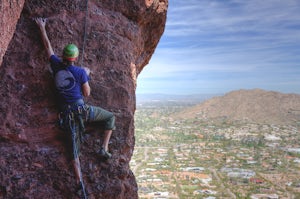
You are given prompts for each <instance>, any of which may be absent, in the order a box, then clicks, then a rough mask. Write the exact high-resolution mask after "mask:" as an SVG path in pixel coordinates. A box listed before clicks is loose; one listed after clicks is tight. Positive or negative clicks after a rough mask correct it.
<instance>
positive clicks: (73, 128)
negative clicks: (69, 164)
mask: <svg viewBox="0 0 300 199" xmlns="http://www.w3.org/2000/svg"><path fill="white" fill-rule="evenodd" d="M71 114H72V115H71V117H72V118H69V126H70V130H71V134H72V143H73V156H74V160H75V159H76V158H78V160H79V154H78V149H77V147H76V146H77V145H76V121H75V118H74V114H73V113H71ZM79 130H81V129H79ZM75 164H77V162H75ZM77 166H78V168H79V171H80V175H79V177H80V185H81V189H82V192H83V196H84V199H88V197H87V194H86V191H85V186H84V183H83V178H82V172H81V166H80V162H78V165H77Z"/></svg>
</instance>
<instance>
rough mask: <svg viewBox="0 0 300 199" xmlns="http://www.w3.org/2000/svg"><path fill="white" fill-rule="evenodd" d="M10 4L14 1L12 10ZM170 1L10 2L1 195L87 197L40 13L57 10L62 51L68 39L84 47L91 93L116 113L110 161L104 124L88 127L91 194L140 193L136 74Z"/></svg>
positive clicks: (4, 18) (54, 37) (52, 15)
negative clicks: (135, 163) (104, 152)
mask: <svg viewBox="0 0 300 199" xmlns="http://www.w3.org/2000/svg"><path fill="white" fill-rule="evenodd" d="M23 4H24V5H23ZM7 5H9V6H10V9H9V10H7V9H4V8H7ZM167 6H168V1H167V0H145V1H144V0H116V1H109V0H103V1H97V0H90V1H88V10H86V1H80V0H72V1H70V0H66V1H60V0H26V1H25V3H24V2H23V1H14V0H10V1H8V0H6V1H5V0H4V1H3V2H1V8H0V9H1V15H0V16H1V24H0V25H1V35H0V36H1V37H0V40H1V41H2V40H3V41H4V40H5V42H2V43H0V45H1V46H0V47H1V57H2V55H3V54H4V53H5V56H4V57H3V61H2V62H1V60H0V64H1V67H0V94H1V101H2V102H1V104H0V198H30V199H34V198H37V199H40V198H44V199H46V198H55V199H59V198H80V196H81V193H80V192H78V191H77V187H76V183H75V180H74V179H75V178H74V172H73V168H72V165H71V164H70V161H69V158H68V154H67V150H66V149H67V148H68V146H67V144H66V142H65V141H66V135H65V134H64V133H63V132H61V131H60V130H59V129H58V127H57V126H56V119H57V110H56V104H55V97H54V88H53V83H52V77H51V74H50V71H49V65H48V60H47V57H46V53H45V51H44V48H43V45H42V42H41V37H40V34H39V30H38V28H37V26H36V24H35V23H34V22H33V21H32V18H33V17H37V16H42V17H47V18H48V22H47V26H46V29H47V32H48V36H49V38H50V40H51V43H52V46H53V48H54V51H55V53H56V54H58V55H61V51H62V49H63V47H64V46H65V45H66V44H67V43H75V44H77V45H78V46H79V47H80V51H81V52H82V51H83V49H84V54H83V53H81V55H83V57H81V55H80V60H81V58H82V62H80V63H81V64H82V65H84V66H87V67H89V68H90V69H91V70H92V72H93V74H92V81H91V88H92V96H91V97H89V98H88V99H86V101H87V103H90V104H94V105H98V106H101V107H103V108H106V109H108V110H110V111H112V112H114V113H115V115H116V117H117V118H116V125H117V130H116V131H114V132H113V135H112V139H111V143H110V150H111V152H112V154H113V158H112V159H111V160H109V161H107V162H103V161H101V160H100V159H99V158H97V155H96V154H95V151H96V150H97V149H98V148H99V146H100V145H101V142H102V136H103V135H102V133H103V131H102V130H101V125H100V126H96V125H93V126H90V128H89V129H88V130H87V132H88V137H87V140H86V143H85V144H83V146H82V156H81V164H82V165H81V166H82V172H83V178H84V182H85V185H86V189H87V193H88V197H89V198H95V199H96V198H107V199H109V198H114V199H134V198H138V195H137V184H136V181H135V177H134V175H133V173H132V172H131V170H130V168H129V161H130V159H131V156H132V153H133V149H134V111H135V88H136V78H137V75H138V74H139V73H140V72H141V71H142V69H143V67H144V66H145V65H146V64H147V63H148V61H149V59H150V58H151V55H152V54H153V52H154V50H155V47H156V45H157V43H158V41H159V39H160V37H161V35H162V33H163V31H164V25H165V21H166V12H167ZM22 8H23V10H22ZM21 10H22V13H21V15H20V11H21ZM86 11H88V12H86ZM86 14H87V15H86ZM19 16H20V18H19ZM86 16H87V18H86ZM18 18H19V19H18ZM17 19H18V22H17V25H15V23H16V20H17ZM86 19H87V20H86ZM14 27H16V30H15V32H14ZM2 28H4V29H3V30H2ZM6 28H7V29H6ZM85 28H86V31H85ZM12 35H13V37H12ZM10 38H12V39H11V40H10ZM84 38H85V39H84ZM84 41H85V42H84ZM8 44H9V45H8ZM7 45H8V47H7ZM1 57H0V58H1Z"/></svg>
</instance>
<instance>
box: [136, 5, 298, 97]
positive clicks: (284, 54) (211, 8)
mask: <svg viewBox="0 0 300 199" xmlns="http://www.w3.org/2000/svg"><path fill="white" fill-rule="evenodd" d="M254 88H260V89H264V90H272V91H277V92H282V93H298V94H300V1H299V0H184V1H182V0H169V8H168V13H167V22H166V27H165V31H164V34H163V36H162V37H161V39H160V42H159V44H158V46H157V48H156V50H155V53H154V54H153V56H152V58H151V60H150V62H149V64H148V65H147V66H146V67H145V68H144V69H143V71H142V72H141V73H140V75H139V76H138V82H137V91H136V92H137V94H144V93H148V94H149V93H162V94H182V95H187V94H220V93H227V92H229V91H233V90H239V89H254Z"/></svg>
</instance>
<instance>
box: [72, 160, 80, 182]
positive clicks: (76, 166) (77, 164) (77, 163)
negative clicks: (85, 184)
mask: <svg viewBox="0 0 300 199" xmlns="http://www.w3.org/2000/svg"><path fill="white" fill-rule="evenodd" d="M72 162H73V167H74V170H75V177H76V183H77V184H79V182H80V180H81V171H80V161H79V158H78V157H77V158H75V159H74V160H73V161H72Z"/></svg>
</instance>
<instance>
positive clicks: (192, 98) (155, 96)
mask: <svg viewBox="0 0 300 199" xmlns="http://www.w3.org/2000/svg"><path fill="white" fill-rule="evenodd" d="M215 96H220V94H198V95H175V94H173V95H171V94H160V93H152V94H151V93H150V94H137V95H136V101H137V103H145V102H152V103H153V102H168V101H176V102H191V103H197V104H198V103H200V102H203V101H204V100H207V99H210V98H212V97H215Z"/></svg>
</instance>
